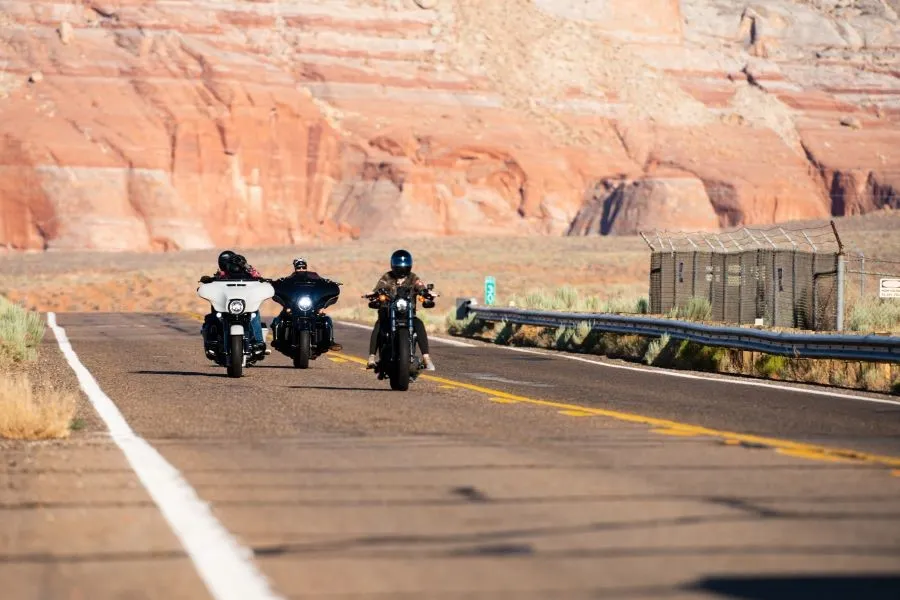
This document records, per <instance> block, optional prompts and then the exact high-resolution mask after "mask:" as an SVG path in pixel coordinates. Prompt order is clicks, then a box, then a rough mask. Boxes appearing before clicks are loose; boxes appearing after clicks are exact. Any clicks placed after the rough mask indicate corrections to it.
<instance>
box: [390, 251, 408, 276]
mask: <svg viewBox="0 0 900 600" xmlns="http://www.w3.org/2000/svg"><path fill="white" fill-rule="evenodd" d="M412 264H413V260H412V254H410V253H409V252H407V251H406V250H397V251H396V252H394V253H393V254H391V273H393V274H394V277H406V276H407V275H409V273H410V271H412Z"/></svg>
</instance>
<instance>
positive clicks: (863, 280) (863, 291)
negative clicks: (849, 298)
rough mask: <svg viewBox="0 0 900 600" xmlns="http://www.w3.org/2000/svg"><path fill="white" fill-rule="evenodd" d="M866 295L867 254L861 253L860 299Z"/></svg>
mask: <svg viewBox="0 0 900 600" xmlns="http://www.w3.org/2000/svg"><path fill="white" fill-rule="evenodd" d="M865 296H866V255H865V254H863V253H862V251H860V253H859V301H860V302H862V301H863V298H865Z"/></svg>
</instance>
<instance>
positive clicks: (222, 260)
mask: <svg viewBox="0 0 900 600" xmlns="http://www.w3.org/2000/svg"><path fill="white" fill-rule="evenodd" d="M234 257H235V254H234V251H233V250H225V251H224V252H222V253H221V254H219V270H220V271H227V270H228V265H229V264H230V263H231V261H232V260H233V259H234Z"/></svg>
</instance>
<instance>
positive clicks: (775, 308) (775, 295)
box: [769, 250, 778, 327]
mask: <svg viewBox="0 0 900 600" xmlns="http://www.w3.org/2000/svg"><path fill="white" fill-rule="evenodd" d="M770 277H771V279H772V287H771V288H770V289H771V290H772V324H771V325H769V327H778V250H772V273H771V275H770Z"/></svg>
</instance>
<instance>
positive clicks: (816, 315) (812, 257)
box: [809, 246, 819, 331]
mask: <svg viewBox="0 0 900 600" xmlns="http://www.w3.org/2000/svg"><path fill="white" fill-rule="evenodd" d="M813 248H815V246H813ZM816 256H817V255H816V253H815V251H813V253H812V254H811V255H810V261H809V262H810V264H811V265H812V266H811V267H810V278H811V279H812V328H813V331H818V330H819V327H818V324H819V313H818V308H817V307H816V304H817V302H816V300H817V299H818V297H819V286H818V282H817V281H816Z"/></svg>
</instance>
